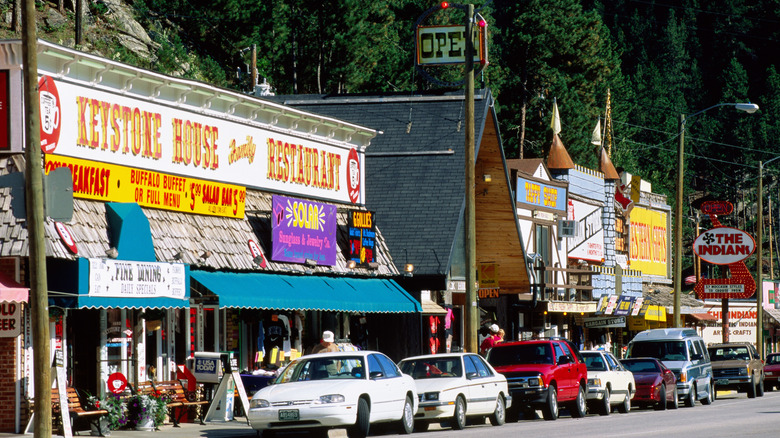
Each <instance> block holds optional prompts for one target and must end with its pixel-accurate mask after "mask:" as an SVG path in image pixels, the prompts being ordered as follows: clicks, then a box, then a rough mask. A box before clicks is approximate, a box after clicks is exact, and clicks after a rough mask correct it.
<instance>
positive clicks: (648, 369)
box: [620, 360, 661, 373]
mask: <svg viewBox="0 0 780 438" xmlns="http://www.w3.org/2000/svg"><path fill="white" fill-rule="evenodd" d="M620 363H622V364H623V366H624V367H626V369H627V370H629V371H631V372H632V373H656V372H659V371H661V369H660V368H659V367H658V364H657V363H655V362H653V361H652V360H621V361H620Z"/></svg>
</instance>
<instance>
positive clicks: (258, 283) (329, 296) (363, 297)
mask: <svg viewBox="0 0 780 438" xmlns="http://www.w3.org/2000/svg"><path fill="white" fill-rule="evenodd" d="M190 277H191V278H192V279H193V280H195V281H197V282H198V283H200V284H201V285H203V286H204V287H205V288H207V289H209V290H210V291H212V292H214V293H215V294H217V295H218V296H219V307H220V308H241V309H275V310H325V311H340V312H357V313H418V312H421V311H422V307H421V306H420V303H419V302H418V301H417V300H415V299H414V298H413V297H412V296H411V295H409V293H408V292H406V291H405V290H404V289H403V288H402V287H401V286H399V285H398V283H396V282H395V281H393V280H389V279H382V278H352V277H319V276H311V275H306V276H297V275H284V274H267V273H234V272H206V271H190Z"/></svg>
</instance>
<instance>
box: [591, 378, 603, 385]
mask: <svg viewBox="0 0 780 438" xmlns="http://www.w3.org/2000/svg"><path fill="white" fill-rule="evenodd" d="M588 386H601V379H588Z"/></svg>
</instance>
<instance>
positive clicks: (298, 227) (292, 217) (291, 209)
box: [271, 195, 338, 266]
mask: <svg viewBox="0 0 780 438" xmlns="http://www.w3.org/2000/svg"><path fill="white" fill-rule="evenodd" d="M337 225H338V223H337V217H336V206H335V205H328V204H323V203H320V202H314V201H305V200H303V199H295V198H288V197H286V196H276V195H274V196H273V211H272V212H271V228H272V231H271V235H272V237H271V243H272V248H273V251H272V254H271V259H272V260H275V261H280V262H293V263H305V262H306V260H314V261H315V262H317V264H318V265H328V266H333V265H335V264H336V249H337V245H336V230H337Z"/></svg>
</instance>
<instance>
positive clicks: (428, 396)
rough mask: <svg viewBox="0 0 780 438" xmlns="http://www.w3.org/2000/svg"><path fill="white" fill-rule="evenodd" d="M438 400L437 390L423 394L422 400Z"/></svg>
mask: <svg viewBox="0 0 780 438" xmlns="http://www.w3.org/2000/svg"><path fill="white" fill-rule="evenodd" d="M438 400H439V393H438V392H426V393H425V394H423V397H422V401H438Z"/></svg>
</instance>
